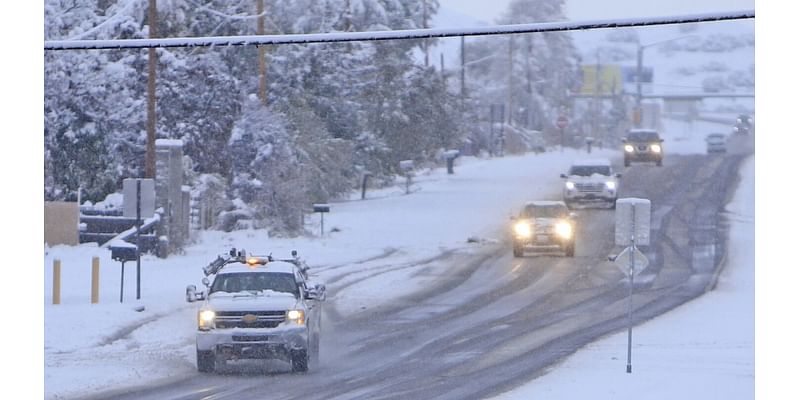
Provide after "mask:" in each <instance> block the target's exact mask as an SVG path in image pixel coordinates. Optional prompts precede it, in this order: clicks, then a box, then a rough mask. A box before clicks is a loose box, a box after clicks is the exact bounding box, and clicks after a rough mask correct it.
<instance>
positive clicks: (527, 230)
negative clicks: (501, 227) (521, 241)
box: [514, 222, 531, 238]
mask: <svg viewBox="0 0 800 400" xmlns="http://www.w3.org/2000/svg"><path fill="white" fill-rule="evenodd" d="M514 232H515V233H516V234H517V236H520V237H523V238H529V237H531V226H530V225H529V224H528V223H525V222H518V223H517V224H516V225H514Z"/></svg>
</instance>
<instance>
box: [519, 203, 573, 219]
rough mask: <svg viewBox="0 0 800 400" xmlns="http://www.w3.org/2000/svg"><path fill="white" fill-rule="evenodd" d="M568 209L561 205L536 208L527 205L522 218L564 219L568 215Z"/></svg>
mask: <svg viewBox="0 0 800 400" xmlns="http://www.w3.org/2000/svg"><path fill="white" fill-rule="evenodd" d="M567 212H568V211H567V209H566V207H564V206H561V205H552V206H542V205H539V206H534V205H527V206H525V208H524V209H523V210H522V213H521V215H520V217H522V218H562V217H564V216H566V215H567Z"/></svg>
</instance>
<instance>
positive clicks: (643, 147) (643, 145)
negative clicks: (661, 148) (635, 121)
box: [637, 144, 650, 151]
mask: <svg viewBox="0 0 800 400" xmlns="http://www.w3.org/2000/svg"><path fill="white" fill-rule="evenodd" d="M648 147H650V146H648V145H646V144H640V145H639V146H637V148H638V149H639V151H647V148H648Z"/></svg>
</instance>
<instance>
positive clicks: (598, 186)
mask: <svg viewBox="0 0 800 400" xmlns="http://www.w3.org/2000/svg"><path fill="white" fill-rule="evenodd" d="M603 186H605V184H604V183H576V184H575V189H577V190H578V191H579V192H602V191H603Z"/></svg>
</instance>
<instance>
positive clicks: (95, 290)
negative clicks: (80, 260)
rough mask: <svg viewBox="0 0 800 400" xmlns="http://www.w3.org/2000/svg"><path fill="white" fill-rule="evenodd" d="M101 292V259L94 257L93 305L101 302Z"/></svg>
mask: <svg viewBox="0 0 800 400" xmlns="http://www.w3.org/2000/svg"><path fill="white" fill-rule="evenodd" d="M99 292H100V258H99V257H92V304H97V303H98V302H99V298H100V295H99Z"/></svg>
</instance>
